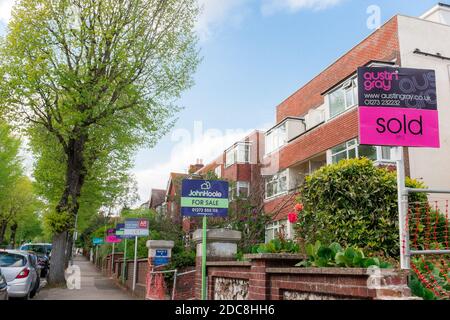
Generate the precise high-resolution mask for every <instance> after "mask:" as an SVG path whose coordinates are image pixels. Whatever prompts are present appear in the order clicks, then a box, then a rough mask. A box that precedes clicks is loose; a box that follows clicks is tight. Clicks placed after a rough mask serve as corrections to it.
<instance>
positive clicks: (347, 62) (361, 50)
mask: <svg viewBox="0 0 450 320" xmlns="http://www.w3.org/2000/svg"><path fill="white" fill-rule="evenodd" d="M370 61H395V62H396V63H398V64H400V48H399V40H398V23H397V16H395V17H393V18H392V19H391V20H389V21H388V22H387V23H386V24H385V25H384V26H382V27H381V28H380V29H379V30H377V31H376V32H374V33H373V34H371V35H370V36H369V37H367V38H366V39H365V40H363V41H362V42H361V43H359V44H358V45H356V46H355V47H354V48H353V49H351V50H350V51H349V52H347V53H346V54H345V55H343V56H342V57H341V58H339V59H338V60H337V61H336V62H334V63H333V64H332V65H331V66H329V67H328V68H327V69H325V70H324V71H323V72H321V73H320V74H319V75H318V76H317V77H315V78H314V79H312V80H311V81H310V82H308V83H307V84H306V85H305V86H303V87H302V88H301V89H299V90H298V91H297V92H295V93H294V94H293V95H291V96H290V97H289V98H288V99H286V100H285V101H284V102H282V103H281V104H280V105H279V106H278V107H277V121H278V122H281V121H282V120H283V119H285V118H286V117H289V116H290V117H299V116H303V115H305V114H306V113H308V111H309V110H310V109H313V108H316V107H318V106H320V105H323V104H324V102H325V100H324V92H326V91H328V90H330V89H332V88H333V87H334V86H336V85H338V84H339V83H340V82H341V81H343V80H344V79H346V78H348V77H349V76H351V75H352V74H354V73H355V72H356V70H357V68H358V67H360V66H363V65H366V64H367V63H369V62H370ZM356 137H358V112H357V109H356V108H354V109H351V110H349V111H347V112H345V113H344V114H342V115H339V116H337V117H336V118H334V119H332V120H329V121H327V122H325V123H323V124H321V125H319V126H318V127H316V128H314V129H312V130H311V131H308V132H306V133H305V134H303V135H300V136H299V137H298V138H296V139H294V140H293V141H291V142H290V143H288V144H287V145H286V146H284V147H283V148H281V149H280V150H279V151H278V152H277V153H275V154H273V155H271V158H272V159H273V161H275V162H277V165H275V166H273V165H272V166H271V168H274V170H278V171H281V170H284V169H286V168H289V167H292V166H293V165H296V164H298V163H301V162H303V161H305V160H308V159H309V158H311V157H313V156H316V155H319V154H323V153H324V152H326V151H327V150H329V149H331V148H333V147H335V146H336V145H339V144H341V143H343V142H346V141H348V140H351V139H353V138H356ZM270 161H271V159H265V163H268V162H270ZM273 173H276V172H273ZM294 200H295V196H293V195H287V196H282V197H279V198H275V199H273V200H271V201H267V202H265V205H264V208H265V212H267V213H273V214H274V220H281V219H285V218H286V216H287V214H288V213H289V211H291V210H292V207H293V204H294Z"/></svg>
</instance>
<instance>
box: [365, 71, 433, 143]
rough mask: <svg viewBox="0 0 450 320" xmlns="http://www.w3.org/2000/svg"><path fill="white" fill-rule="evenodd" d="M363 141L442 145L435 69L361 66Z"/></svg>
mask: <svg viewBox="0 0 450 320" xmlns="http://www.w3.org/2000/svg"><path fill="white" fill-rule="evenodd" d="M358 83H359V85H358V92H359V93H358V94H359V130H360V143H361V144H368V145H384V146H405V147H430V148H439V146H440V141H439V120H438V111H437V94H436V75H435V72H434V71H433V70H422V69H410V68H393V67H363V68H358Z"/></svg>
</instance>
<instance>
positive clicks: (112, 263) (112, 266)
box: [111, 242, 115, 275]
mask: <svg viewBox="0 0 450 320" xmlns="http://www.w3.org/2000/svg"><path fill="white" fill-rule="evenodd" d="M114 251H115V243H114V242H113V244H112V255H111V275H112V274H113V273H114Z"/></svg>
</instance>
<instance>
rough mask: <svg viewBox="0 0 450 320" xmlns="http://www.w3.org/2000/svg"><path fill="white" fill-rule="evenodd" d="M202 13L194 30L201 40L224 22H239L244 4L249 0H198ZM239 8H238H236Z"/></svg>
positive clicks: (206, 37) (205, 38)
mask: <svg viewBox="0 0 450 320" xmlns="http://www.w3.org/2000/svg"><path fill="white" fill-rule="evenodd" d="M198 2H199V4H200V6H201V7H202V13H201V15H200V17H199V19H198V21H197V24H196V30H197V33H198V35H199V37H200V39H201V40H202V41H205V40H207V39H208V38H209V37H210V36H211V35H212V33H213V31H214V30H215V29H217V28H219V27H220V26H222V25H223V24H225V23H230V22H231V23H232V24H239V23H240V21H242V18H243V15H244V14H245V13H244V12H245V10H243V8H244V7H245V4H247V3H249V0H198ZM238 9H239V10H238Z"/></svg>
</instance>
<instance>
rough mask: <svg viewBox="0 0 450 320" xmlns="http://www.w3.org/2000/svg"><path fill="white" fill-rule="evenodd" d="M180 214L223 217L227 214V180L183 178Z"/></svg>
mask: <svg viewBox="0 0 450 320" xmlns="http://www.w3.org/2000/svg"><path fill="white" fill-rule="evenodd" d="M181 214H182V215H183V216H191V217H200V216H201V217H202V216H208V217H212V216H214V217H225V216H227V214H228V182H226V181H218V180H183V182H182V186H181Z"/></svg>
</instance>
